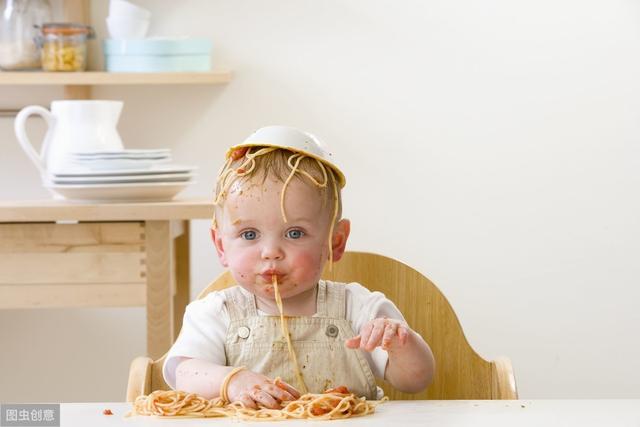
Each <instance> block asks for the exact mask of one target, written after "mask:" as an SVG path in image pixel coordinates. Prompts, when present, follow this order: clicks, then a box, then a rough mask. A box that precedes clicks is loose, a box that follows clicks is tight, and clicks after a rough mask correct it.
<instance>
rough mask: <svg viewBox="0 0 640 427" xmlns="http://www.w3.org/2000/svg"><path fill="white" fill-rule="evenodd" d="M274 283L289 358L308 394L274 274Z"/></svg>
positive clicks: (304, 391)
mask: <svg viewBox="0 0 640 427" xmlns="http://www.w3.org/2000/svg"><path fill="white" fill-rule="evenodd" d="M272 283H273V291H274V293H275V296H276V305H277V306H278V312H280V328H281V329H282V337H283V338H284V339H285V341H287V349H288V350H289V359H291V363H292V364H293V368H294V369H295V371H296V372H295V374H296V378H297V380H298V384H299V385H300V390H302V393H303V394H306V393H307V392H308V391H309V389H307V385H306V384H305V383H304V378H303V377H302V372H301V371H300V365H299V364H298V358H297V357H296V352H295V350H294V349H293V345H292V344H291V336H290V335H289V327H288V326H287V319H285V317H284V307H283V305H282V298H280V291H279V290H278V277H277V276H276V275H275V274H274V275H273V277H272Z"/></svg>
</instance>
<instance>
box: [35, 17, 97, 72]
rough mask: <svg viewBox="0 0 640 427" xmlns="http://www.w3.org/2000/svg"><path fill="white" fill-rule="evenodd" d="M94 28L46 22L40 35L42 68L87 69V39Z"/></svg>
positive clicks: (62, 69) (54, 69)
mask: <svg viewBox="0 0 640 427" xmlns="http://www.w3.org/2000/svg"><path fill="white" fill-rule="evenodd" d="M93 37H94V32H93V28H91V27H90V26H88V25H84V24H75V23H48V24H44V25H43V26H42V29H41V35H40V37H39V44H40V45H41V46H42V69H43V70H45V71H84V70H86V69H87V40H89V39H91V38H93Z"/></svg>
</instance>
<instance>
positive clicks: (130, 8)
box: [109, 0, 151, 20]
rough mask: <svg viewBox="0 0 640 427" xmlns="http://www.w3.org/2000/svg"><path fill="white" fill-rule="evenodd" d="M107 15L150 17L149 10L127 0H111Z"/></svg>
mask: <svg viewBox="0 0 640 427" xmlns="http://www.w3.org/2000/svg"><path fill="white" fill-rule="evenodd" d="M109 16H118V17H120V16H129V17H132V18H141V19H147V20H148V19H151V11H150V10H148V9H145V8H143V7H140V6H138V5H136V4H133V3H131V2H129V1H127V0H111V1H110V2H109Z"/></svg>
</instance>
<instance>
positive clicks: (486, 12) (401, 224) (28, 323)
mask: <svg viewBox="0 0 640 427" xmlns="http://www.w3.org/2000/svg"><path fill="white" fill-rule="evenodd" d="M139 3H140V4H143V5H145V6H148V7H149V8H151V9H152V10H153V14H154V15H153V17H154V21H153V28H152V30H153V32H154V33H155V34H173V35H177V34H191V35H197V36H206V37H210V38H211V39H213V40H214V43H215V62H216V64H217V65H219V66H225V67H229V68H232V69H234V71H235V73H236V74H235V77H234V79H233V82H232V83H230V84H229V85H227V86H224V87H214V88H211V87H166V88H165V87H160V88H149V87H132V88H99V89H96V90H95V95H96V97H101V98H111V99H123V100H125V109H124V112H123V117H122V119H121V122H120V126H119V129H120V132H121V135H122V137H123V139H124V141H125V144H126V145H127V146H128V147H133V148H145V147H171V148H172V149H173V150H174V153H175V157H176V158H177V159H178V160H179V161H180V162H186V163H192V164H197V165H198V166H199V167H200V174H199V179H198V184H197V185H195V186H193V188H191V189H190V190H188V191H187V192H186V193H185V195H186V196H190V195H193V196H195V195H201V196H209V195H210V194H211V190H210V188H211V184H212V183H213V181H214V177H215V172H216V170H217V168H218V166H219V164H220V160H221V158H222V153H223V151H224V149H225V148H226V147H227V146H228V145H230V144H232V143H237V142H239V141H241V140H242V139H243V138H244V137H245V136H246V135H248V134H249V133H250V132H251V131H252V130H253V129H255V128H257V127H259V126H262V125H267V124H289V125H293V126H298V127H301V128H304V129H307V130H309V131H312V132H314V133H316V134H317V135H319V136H321V137H322V138H323V139H325V140H326V141H327V142H328V143H329V144H330V145H331V146H332V148H333V149H334V151H336V152H337V154H338V155H339V156H340V157H341V159H342V161H341V164H342V165H343V166H344V170H345V171H346V173H347V176H348V184H347V188H346V191H345V215H346V216H347V217H349V218H351V219H352V221H353V231H352V239H351V242H350V243H351V244H350V247H351V248H352V249H358V250H369V251H375V252H380V253H384V254H386V255H389V256H393V257H396V258H399V259H401V260H404V261H406V262H407V263H409V264H411V265H413V266H415V267H417V268H418V269H419V270H421V271H422V272H424V273H425V274H427V275H428V276H429V277H430V278H431V279H432V280H433V281H434V282H435V283H437V284H438V285H439V286H440V288H441V289H442V290H443V291H444V293H445V294H446V295H447V296H448V298H449V300H450V302H451V303H452V304H453V306H454V308H455V310H456V311H457V313H458V314H459V316H460V320H461V322H462V324H463V327H464V328H465V331H466V334H467V337H468V338H469V340H470V342H471V343H472V344H473V346H474V347H475V348H476V349H477V350H478V352H479V353H480V354H481V355H483V356H484V357H486V358H493V357H496V356H499V355H507V356H509V357H511V359H512V361H513V364H514V366H515V369H516V375H517V381H518V385H519V389H520V395H521V397H523V398H571V397H575V398H589V397H591V398H597V397H607V398H614V397H635V398H638V397H640V392H639V391H638V389H639V388H638V385H640V340H638V336H639V335H640V334H639V332H640V314H639V310H638V309H637V305H638V301H640V290H639V287H638V284H639V283H638V281H639V278H640V263H639V262H638V255H639V254H640V243H639V242H640V220H639V219H638V218H640V202H639V200H638V195H637V194H638V184H640V143H639V140H640V120H639V118H640V4H639V3H638V2H635V1H631V0H626V1H624V0H618V1H614V0H611V1H594V0H540V1H537V2H532V1H530V2H523V1H512V0H503V1H500V0H490V1H489V0H488V1H482V2H478V1H471V0H466V1H463V0H459V1H452V0H429V1H404V2H385V1H380V0H366V1H365V0H362V1H355V0H353V1H342V0H340V1H338V0H329V1H322V2H318V1H311V0H307V1H301V0H288V1H285V0H282V1H278V2H274V1H259V0H254V1H248V0H244V1H205V0H199V1H196V0H191V1H181V2H175V1H168V0H162V1H159V0H156V1H150V0H147V1H142V0H140V1H139ZM93 8H94V18H95V19H96V20H100V21H101V20H102V18H103V17H104V14H105V13H106V2H105V1H94V2H93ZM97 27H98V30H99V32H100V33H102V34H104V28H103V25H102V24H101V23H97ZM0 91H1V92H0V93H1V96H0V108H2V107H4V108H6V107H15V106H21V105H26V104H28V103H32V102H38V103H45V104H46V103H48V102H49V100H51V99H55V98H56V97H60V96H61V91H60V90H59V89H55V88H49V89H45V88H33V89H31V88H21V89H13V88H0ZM11 129H12V124H11V120H9V119H0V135H1V140H2V141H3V144H2V150H3V151H2V153H3V155H2V158H1V159H2V160H0V162H1V163H0V165H1V167H0V182H4V183H5V185H3V186H2V188H1V189H0V198H2V199H17V198H20V199H21V198H32V197H46V193H45V192H44V191H43V190H42V189H41V188H40V187H39V183H38V178H37V176H36V171H35V169H34V168H33V167H32V166H31V165H30V164H29V162H28V161H27V158H26V156H25V155H23V153H22V152H20V150H19V149H18V147H17V143H16V141H15V139H14V137H13V135H12V131H11ZM34 134H35V132H34ZM193 235H194V239H193V240H194V242H193V265H192V267H193V271H194V272H193V278H194V283H193V288H194V293H195V292H197V291H199V290H200V289H201V288H202V287H204V286H205V285H206V283H207V282H208V281H209V280H210V279H211V278H213V277H214V276H215V275H217V273H218V272H219V271H220V269H219V267H218V265H217V261H216V259H215V257H214V254H213V250H212V248H211V246H210V245H209V241H208V237H207V222H206V221H201V222H197V223H196V224H195V225H194V227H193ZM144 340H145V332H144V311H143V310H142V309H113V310H107V309H105V310H42V311H4V312H0V343H1V344H0V346H1V348H2V350H1V351H0V378H1V380H0V401H21V400H41V401H42V400H52V401H60V400H63V401H82V400H122V399H123V398H124V388H125V384H126V377H127V369H128V364H129V361H130V360H131V359H132V358H133V357H134V356H135V355H139V354H142V353H143V352H144Z"/></svg>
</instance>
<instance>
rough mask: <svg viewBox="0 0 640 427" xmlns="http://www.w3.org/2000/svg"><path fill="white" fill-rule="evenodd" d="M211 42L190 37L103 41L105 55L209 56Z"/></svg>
mask: <svg viewBox="0 0 640 427" xmlns="http://www.w3.org/2000/svg"><path fill="white" fill-rule="evenodd" d="M212 45H213V44H212V43H211V40H209V39H204V38H191V37H179V38H171V37H152V38H147V39H105V40H104V43H103V47H104V54H105V55H209V54H210V52H211V48H212Z"/></svg>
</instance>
